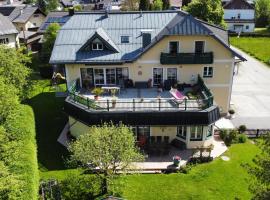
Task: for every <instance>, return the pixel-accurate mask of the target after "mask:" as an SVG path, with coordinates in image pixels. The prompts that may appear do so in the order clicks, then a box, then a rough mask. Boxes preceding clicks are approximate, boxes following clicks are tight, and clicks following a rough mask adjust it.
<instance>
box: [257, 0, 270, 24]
mask: <svg viewBox="0 0 270 200" xmlns="http://www.w3.org/2000/svg"><path fill="white" fill-rule="evenodd" d="M255 17H256V26H257V27H266V26H268V25H270V1H269V0H256V2H255Z"/></svg>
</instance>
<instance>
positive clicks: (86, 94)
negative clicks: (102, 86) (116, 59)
mask: <svg viewBox="0 0 270 200" xmlns="http://www.w3.org/2000/svg"><path fill="white" fill-rule="evenodd" d="M181 90H182V91H181V93H182V94H183V95H185V96H186V97H187V98H184V99H182V100H176V99H175V98H174V97H173V96H172V94H171V93H170V91H166V90H162V91H160V90H158V88H125V89H120V90H119V92H117V94H115V95H111V94H110V92H107V93H104V94H102V95H101V96H100V97H99V99H98V100H95V98H94V94H92V93H91V92H90V91H86V90H81V91H80V92H70V95H69V97H68V98H67V99H66V101H67V102H70V103H73V104H76V105H78V106H80V107H82V108H84V109H87V110H89V111H100V112H104V111H108V112H113V111H131V112H136V111H201V110H204V109H206V108H209V107H211V106H212V105H213V96H212V94H211V92H210V91H209V89H208V88H207V87H206V86H205V84H204V82H203V80H202V79H201V77H200V76H198V82H197V84H195V85H194V86H191V85H187V84H184V85H183V84H182V85H181Z"/></svg>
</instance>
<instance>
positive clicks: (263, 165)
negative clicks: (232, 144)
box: [249, 133, 270, 200]
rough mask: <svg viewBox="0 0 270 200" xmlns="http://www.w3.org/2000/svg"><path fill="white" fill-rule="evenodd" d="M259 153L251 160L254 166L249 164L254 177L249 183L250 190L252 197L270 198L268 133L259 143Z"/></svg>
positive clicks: (269, 142)
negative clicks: (252, 181) (253, 181)
mask: <svg viewBox="0 0 270 200" xmlns="http://www.w3.org/2000/svg"><path fill="white" fill-rule="evenodd" d="M260 148H261V154H260V155H258V156H256V158H255V159H254V160H253V162H254V163H255V166H253V165H252V166H249V173H250V174H251V175H252V176H253V177H254V178H255V179H256V181H255V183H252V184H251V187H250V190H251V191H252V193H253V194H254V196H253V199H256V200H266V199H270V167H269V166H270V133H268V134H267V135H266V136H265V137H264V139H263V142H262V143H261V144H260Z"/></svg>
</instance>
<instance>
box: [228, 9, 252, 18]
mask: <svg viewBox="0 0 270 200" xmlns="http://www.w3.org/2000/svg"><path fill="white" fill-rule="evenodd" d="M239 13H240V19H254V17H255V12H254V9H224V19H231V18H232V17H235V19H238V14H239Z"/></svg>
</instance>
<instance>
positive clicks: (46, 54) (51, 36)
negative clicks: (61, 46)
mask: <svg viewBox="0 0 270 200" xmlns="http://www.w3.org/2000/svg"><path fill="white" fill-rule="evenodd" d="M59 29H60V25H59V24H58V23H52V24H50V25H49V26H48V28H47V30H46V32H45V34H44V43H43V46H42V51H41V61H42V63H45V64H48V62H49V59H50V56H51V52H52V49H53V45H54V42H55V40H56V36H57V33H58V31H59Z"/></svg>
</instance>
